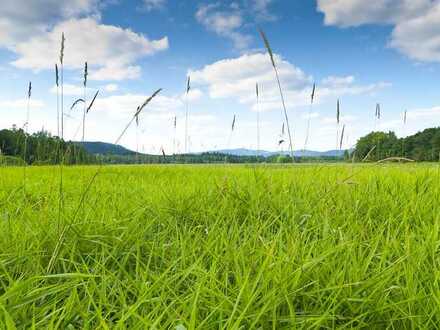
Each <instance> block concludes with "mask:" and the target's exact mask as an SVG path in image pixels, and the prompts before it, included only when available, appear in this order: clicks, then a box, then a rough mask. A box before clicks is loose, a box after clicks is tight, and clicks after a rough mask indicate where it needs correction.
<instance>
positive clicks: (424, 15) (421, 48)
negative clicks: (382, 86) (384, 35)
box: [318, 0, 440, 62]
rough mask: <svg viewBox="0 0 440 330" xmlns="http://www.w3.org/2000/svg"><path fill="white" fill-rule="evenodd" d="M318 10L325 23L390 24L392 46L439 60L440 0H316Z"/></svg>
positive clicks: (421, 58)
mask: <svg viewBox="0 0 440 330" xmlns="http://www.w3.org/2000/svg"><path fill="white" fill-rule="evenodd" d="M318 10H319V11H321V12H323V13H324V15H325V24H327V25H336V26H340V27H349V26H360V25H364V24H388V25H392V26H393V32H392V34H391V41H390V46H391V47H393V48H395V49H397V50H398V51H400V52H401V53H403V54H405V55H406V56H408V57H410V58H412V59H414V60H417V61H427V62H431V61H432V62H440V38H439V37H438V35H439V32H440V1H439V0H375V1H374V2H373V1H364V0H318Z"/></svg>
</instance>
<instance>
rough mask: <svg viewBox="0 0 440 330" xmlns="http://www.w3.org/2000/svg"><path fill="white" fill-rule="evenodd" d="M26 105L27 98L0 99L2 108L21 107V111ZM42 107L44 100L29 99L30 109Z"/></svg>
mask: <svg viewBox="0 0 440 330" xmlns="http://www.w3.org/2000/svg"><path fill="white" fill-rule="evenodd" d="M27 105H28V100H27V99H19V100H0V108H4V109H14V110H15V109H22V110H23V111H24V110H26V108H27ZM42 107H44V102H43V101H41V100H34V99H31V100H30V101H29V108H30V109H41V108H42Z"/></svg>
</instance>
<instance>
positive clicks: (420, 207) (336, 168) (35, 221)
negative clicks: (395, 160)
mask: <svg viewBox="0 0 440 330" xmlns="http://www.w3.org/2000/svg"><path fill="white" fill-rule="evenodd" d="M96 170H97V167H95V166H83V167H81V166H70V167H69V166H65V167H63V175H62V176H61V175H59V171H60V167H58V166H54V167H37V166H35V167H32V166H31V167H27V168H26V181H24V179H23V168H21V167H1V168H0V212H1V213H0V230H1V233H2V234H1V235H0V328H1V329H14V328H17V329H24V328H26V329H28V328H30V329H52V328H62V329H110V328H111V329H125V328H130V329H148V328H153V329H154V328H156V329H166V328H168V329H179V330H182V329H196V328H197V329H218V328H228V329H253V328H259V329H270V328H274V329H275V328H276V329H283V328H285V329H294V328H353V327H356V328H368V329H372V328H381V329H383V328H398V329H403V328H436V327H437V326H438V324H440V271H439V258H438V249H439V243H440V237H439V234H440V233H439V230H440V221H439V220H440V202H439V200H440V171H439V166H438V165H437V164H405V165H378V164H374V165H367V164H356V165H354V164H353V165H352V164H345V165H267V166H264V165H261V166H242V165H240V166H238V165H237V166H232V165H211V166H201V165H200V166H196V165H194V166H184V165H181V166H105V167H102V168H101V170H99V174H98V175H97V176H96V179H95V180H94V182H93V184H92V185H91V186H90V189H89V190H88V191H87V192H86V193H85V192H84V189H85V187H87V183H88V182H90V180H91V179H92V178H93V176H94V174H95V173H96ZM61 177H62V179H63V189H62V191H60V189H59V187H60V182H59V180H60V178H61ZM24 182H25V183H26V185H25V187H24ZM24 188H25V189H24ZM60 196H62V197H60ZM81 205H82V206H81Z"/></svg>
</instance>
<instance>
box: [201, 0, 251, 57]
mask: <svg viewBox="0 0 440 330" xmlns="http://www.w3.org/2000/svg"><path fill="white" fill-rule="evenodd" d="M196 19H197V21H198V22H199V23H201V24H202V25H204V26H205V27H206V28H207V29H208V30H210V31H213V32H215V33H216V34H218V35H220V36H222V37H226V38H229V39H231V40H232V41H233V43H234V46H235V47H236V48H237V49H244V48H246V47H248V46H249V44H250V42H251V40H252V37H251V36H249V35H247V34H243V33H241V32H239V29H240V28H241V27H242V26H243V24H244V19H243V15H242V13H241V12H240V10H239V8H238V7H237V6H236V5H234V6H231V7H229V8H227V9H222V8H221V7H220V5H219V4H217V3H216V4H209V5H202V6H200V7H199V9H198V10H197V12H196Z"/></svg>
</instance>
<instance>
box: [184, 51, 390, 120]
mask: <svg viewBox="0 0 440 330" xmlns="http://www.w3.org/2000/svg"><path fill="white" fill-rule="evenodd" d="M275 61H276V62H277V66H278V70H279V75H280V80H281V83H282V86H283V89H284V92H285V96H286V100H287V103H288V106H289V107H297V106H304V105H308V103H309V102H310V101H309V99H310V93H311V88H312V83H313V78H312V77H311V76H310V75H307V74H306V73H305V72H304V71H303V70H301V69H300V68H298V67H296V66H295V65H293V64H292V63H290V62H289V61H287V60H285V59H283V58H282V57H281V56H280V55H277V54H275ZM190 75H191V78H192V81H193V83H194V84H196V85H198V86H202V87H205V88H207V89H208V92H209V95H210V97H212V98H234V99H237V100H238V101H239V102H240V103H242V104H247V105H249V106H252V107H253V109H254V110H256V105H255V95H254V94H255V84H256V83H257V82H258V84H259V86H260V91H261V95H262V96H261V104H260V110H261V111H268V110H274V109H280V99H279V91H278V87H277V83H276V80H275V77H274V73H273V68H272V65H271V63H270V60H269V58H268V56H267V55H266V54H262V53H255V54H245V55H242V56H240V57H238V58H232V59H224V60H221V61H218V62H215V63H212V64H210V65H207V66H205V67H204V68H202V69H200V70H197V71H192V72H190ZM386 86H388V84H386V83H376V84H370V85H358V84H356V82H355V78H354V77H351V76H349V77H328V78H325V79H324V80H323V81H322V84H318V92H317V102H319V100H320V99H325V98H326V97H329V96H335V95H337V96H342V95H347V94H350V95H357V94H364V93H371V92H374V91H376V90H379V89H381V88H384V87H386Z"/></svg>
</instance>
